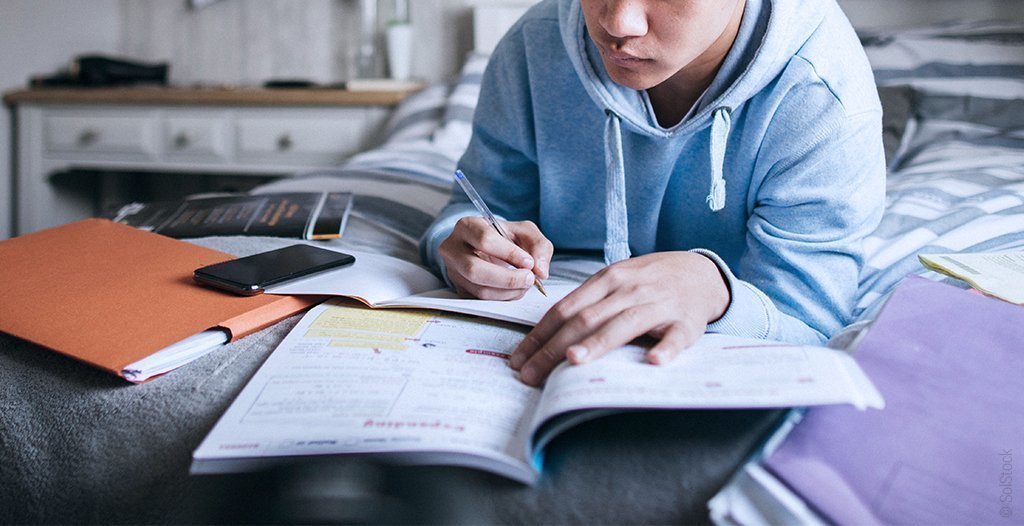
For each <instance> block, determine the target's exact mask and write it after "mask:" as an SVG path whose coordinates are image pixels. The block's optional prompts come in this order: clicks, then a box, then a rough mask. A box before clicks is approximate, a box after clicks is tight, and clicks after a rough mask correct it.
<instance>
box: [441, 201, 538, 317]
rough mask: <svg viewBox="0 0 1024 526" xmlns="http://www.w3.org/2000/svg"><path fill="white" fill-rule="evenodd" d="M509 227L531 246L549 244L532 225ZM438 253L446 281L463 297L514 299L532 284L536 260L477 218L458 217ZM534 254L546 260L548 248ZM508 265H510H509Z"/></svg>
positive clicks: (484, 221)
mask: <svg viewBox="0 0 1024 526" xmlns="http://www.w3.org/2000/svg"><path fill="white" fill-rule="evenodd" d="M511 225H517V224H516V223H512V224H511ZM531 225H532V223H531ZM513 229H514V230H515V231H517V232H523V239H528V240H529V241H530V243H531V247H543V245H544V243H545V242H546V243H547V244H548V245H550V242H548V241H547V240H546V239H545V238H543V235H541V234H540V231H539V230H537V228H536V226H532V228H526V229H523V228H519V227H513ZM538 236H539V239H538ZM541 240H543V241H541ZM439 253H440V255H441V257H442V258H443V259H444V262H445V266H446V268H447V271H448V278H449V280H450V281H451V282H452V284H453V285H454V286H455V289H456V291H458V292H459V293H460V294H463V295H466V296H472V297H476V298H480V299H490V300H510V299H518V298H520V297H522V296H523V294H525V293H526V291H527V290H529V288H530V287H531V286H533V281H534V278H535V277H536V275H535V274H534V271H533V269H534V267H535V266H536V260H535V259H534V257H533V256H532V255H531V254H530V252H528V251H526V250H525V249H523V248H521V247H519V246H518V245H517V244H516V243H515V242H513V241H512V240H509V239H505V238H504V237H502V236H501V235H499V234H498V232H497V231H496V230H495V229H494V228H493V227H492V226H491V225H490V223H488V222H487V221H486V220H484V219H483V218H480V217H466V218H462V219H461V220H459V222H458V224H456V227H455V230H454V231H453V232H452V234H451V235H450V236H449V237H448V239H446V240H445V241H444V242H443V243H441V246H440V247H439ZM538 253H539V254H541V255H542V256H543V257H544V258H545V259H550V250H549V251H547V252H545V251H544V250H543V249H541V250H538ZM509 265H512V267H514V268H509ZM544 272H545V273H546V272H547V263H544Z"/></svg>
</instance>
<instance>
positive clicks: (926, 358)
mask: <svg viewBox="0 0 1024 526" xmlns="http://www.w3.org/2000/svg"><path fill="white" fill-rule="evenodd" d="M854 357H855V358H856V359H857V361H858V363H859V364H860V365H861V367H863V368H864V371H865V372H866V373H867V375H868V376H869V377H870V378H871V380H872V381H873V382H874V383H875V385H876V386H877V387H878V389H879V390H880V391H881V392H882V395H883V396H884V397H885V401H886V407H885V409H884V410H882V411H863V412H862V411H857V410H855V409H853V408H851V407H846V406H830V407H821V408H814V409H811V410H810V411H809V412H808V413H807V415H806V416H805V417H804V419H803V420H802V421H801V422H800V423H799V424H798V425H797V426H796V428H795V429H793V431H792V432H791V433H790V434H789V436H787V437H786V439H785V440H784V441H783V442H782V444H781V445H780V446H779V447H778V448H777V449H776V450H775V451H774V452H773V453H772V454H771V455H770V456H769V457H768V458H767V459H766V460H764V465H765V466H766V467H767V468H768V470H769V471H771V472H772V473H773V474H774V475H775V476H776V477H777V478H778V479H779V480H781V481H782V482H783V483H785V484H786V485H787V486H789V487H790V488H791V489H792V490H794V491H795V492H796V493H797V494H798V495H800V496H801V497H803V498H804V500H805V501H806V502H807V503H808V504H809V505H810V506H811V507H812V508H814V509H815V510H816V511H818V512H819V513H820V514H821V515H822V516H823V517H824V518H825V519H826V520H828V521H830V522H834V523H839V524H879V523H881V524H894V523H900V524H996V525H999V524H1024V307H1020V306H1017V305H1012V304H1010V303H1006V302H1003V301H1000V300H996V299H992V298H988V297H984V296H981V295H977V294H971V293H969V292H967V291H964V290H961V289H958V288H956V287H953V286H950V285H946V284H943V283H937V282H933V281H930V280H927V279H924V278H920V277H916V276H911V277H908V278H907V279H905V280H904V281H903V282H902V283H901V284H900V285H899V286H898V287H897V288H896V290H895V291H894V292H893V294H892V295H891V297H890V298H889V300H888V301H887V302H886V304H885V306H884V307H883V308H882V311H881V312H880V313H879V315H878V316H877V318H876V320H875V322H874V324H873V325H872V327H871V329H870V331H869V332H868V334H867V335H866V336H865V337H864V339H863V340H862V341H861V343H860V344H859V345H858V346H857V348H856V351H855V352H854Z"/></svg>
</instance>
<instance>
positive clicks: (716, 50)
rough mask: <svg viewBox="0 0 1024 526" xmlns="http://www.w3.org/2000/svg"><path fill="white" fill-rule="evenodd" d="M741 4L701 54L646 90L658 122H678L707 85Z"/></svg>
mask: <svg viewBox="0 0 1024 526" xmlns="http://www.w3.org/2000/svg"><path fill="white" fill-rule="evenodd" d="M744 6H746V2H745V1H743V2H737V3H736V9H735V11H734V12H733V14H732V18H731V19H730V20H729V24H728V25H727V26H726V28H725V30H724V31H722V34H721V35H719V36H718V38H716V39H715V41H714V42H713V43H712V44H711V46H710V47H708V49H707V50H706V51H704V53H701V54H700V56H698V57H697V58H696V59H695V60H694V61H693V62H691V63H690V64H688V65H687V66H686V67H684V68H683V69H681V70H679V72H677V73H676V74H675V75H672V76H671V77H669V78H668V79H666V80H665V81H664V82H662V83H661V84H658V85H657V86H654V87H653V88H650V89H648V90H647V95H648V97H649V98H650V100H651V106H652V107H653V108H654V115H655V117H657V119H658V124H660V125H661V126H663V127H665V128H669V127H672V126H675V125H676V124H678V123H679V122H680V121H682V120H683V118H684V117H686V114H687V113H688V112H689V111H690V108H692V107H693V105H694V104H696V103H697V99H699V98H700V96H701V94H703V93H704V91H706V90H707V89H708V86H710V85H711V81H713V80H714V79H715V75H717V74H718V70H719V69H720V68H721V67H722V62H724V61H725V56H726V55H728V54H729V50H730V49H732V46H733V44H734V43H735V42H736V35H737V34H738V33H739V30H740V22H742V21H743V8H744Z"/></svg>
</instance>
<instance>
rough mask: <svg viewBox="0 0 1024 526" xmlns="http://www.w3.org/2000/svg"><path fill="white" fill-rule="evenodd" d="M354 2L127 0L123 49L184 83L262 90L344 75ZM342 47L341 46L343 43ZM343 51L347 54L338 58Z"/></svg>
mask: <svg viewBox="0 0 1024 526" xmlns="http://www.w3.org/2000/svg"><path fill="white" fill-rule="evenodd" d="M350 5H354V4H352V2H343V1H340V0H339V1H335V0H258V1H242V0H223V1H220V2H214V3H212V4H209V5H207V6H206V7H203V8H201V9H193V8H190V7H189V6H188V4H187V3H186V2H185V0H122V4H121V6H122V7H121V10H122V35H123V39H122V42H121V47H120V49H121V51H122V52H123V53H124V54H126V55H128V56H131V57H135V58H138V59H142V60H147V61H154V62H169V63H170V64H171V69H170V79H171V82H172V83H174V84H178V85H190V84H196V83H202V84H232V85H259V84H261V83H263V82H264V81H266V80H268V79H272V78H277V79H281V78H290V79H294V78H302V79H308V80H312V81H315V82H319V83H326V82H334V81H337V80H339V78H343V70H344V68H345V57H344V53H345V50H346V49H347V47H348V46H346V45H345V44H346V35H351V34H352V32H351V30H350V28H346V27H343V25H342V23H343V22H344V21H345V20H346V19H351V18H352V17H351V16H346V15H351V13H346V9H347V8H346V6H350ZM339 44H340V45H339ZM339 54H341V56H339Z"/></svg>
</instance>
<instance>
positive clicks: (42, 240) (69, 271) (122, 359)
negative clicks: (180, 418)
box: [0, 219, 323, 376]
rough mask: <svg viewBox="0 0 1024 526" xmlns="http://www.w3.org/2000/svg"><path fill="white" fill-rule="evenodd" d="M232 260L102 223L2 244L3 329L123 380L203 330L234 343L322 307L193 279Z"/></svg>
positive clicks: (62, 228)
mask: <svg viewBox="0 0 1024 526" xmlns="http://www.w3.org/2000/svg"><path fill="white" fill-rule="evenodd" d="M232 258H233V256H231V255H230V254H225V253H223V252H219V251H216V250H212V249H209V248H205V247H201V246H198V245H194V244H192V243H188V242H185V241H179V240H177V239H172V238H169V237H165V236H162V235H159V234H153V233H151V232H146V231H143V230H139V229H136V228H134V227H129V226H125V225H121V224H118V223H114V222H112V221H108V220H104V219H85V220H82V221H77V222H74V223H69V224H67V225H63V226H58V227H55V228H50V229H47V230H42V231H39V232H35V233H32V234H28V235H24V236H21V237H16V238H12V239H8V240H5V241H0V331H3V332H6V333H9V334H12V335H14V336H17V337H19V338H22V339H25V340H29V341H31V342H34V343H37V344H39V345H42V346H44V347H48V348H50V349H53V350H55V351H57V352H60V353H63V354H66V355H68V356H71V357H73V358H77V359H79V360H81V361H83V362H86V363H89V364H92V365H94V366H96V367H99V368H102V369H105V370H107V371H110V372H112V373H114V374H117V375H119V376H121V371H122V370H123V369H124V368H125V366H127V365H129V364H132V363H134V362H137V361H138V360H141V359H142V358H145V357H147V356H149V355H150V354H152V353H154V352H156V351H158V350H160V349H162V348H164V347H166V346H168V345H171V344H173V343H176V342H178V341H181V340H183V339H185V338H187V337H189V336H192V335H195V334H198V333H200V332H202V331H205V330H207V329H211V328H222V329H225V330H227V331H228V332H229V333H230V340H231V341H234V340H236V339H238V338H241V337H243V336H245V335H247V334H250V333H252V332H255V331H257V330H260V329H262V328H264V327H266V326H268V325H271V324H273V323H275V322H277V321H279V320H281V319H283V318H285V317H288V316H290V315H292V314H295V313H297V312H301V311H303V310H305V309H308V308H310V307H312V306H313V305H315V304H317V303H319V302H320V301H322V300H323V298H321V297H296V296H270V295H259V296H250V297H242V296H235V295H232V294H230V293H225V292H220V291H217V290H213V289H210V288H206V287H203V286H201V285H199V284H197V283H195V282H194V281H193V280H192V271H193V270H195V269H196V268H199V267H201V266H204V265H209V264H211V263H218V262H220V261H225V260H228V259H232Z"/></svg>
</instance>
